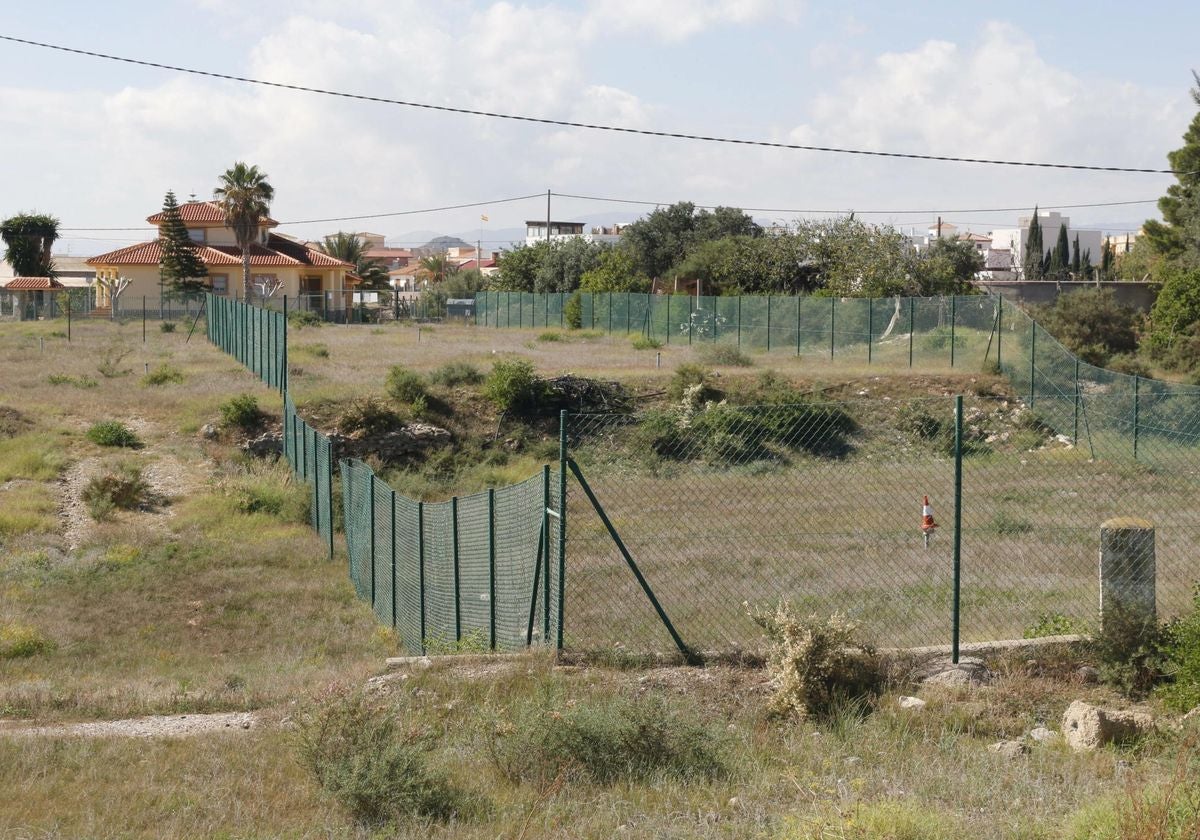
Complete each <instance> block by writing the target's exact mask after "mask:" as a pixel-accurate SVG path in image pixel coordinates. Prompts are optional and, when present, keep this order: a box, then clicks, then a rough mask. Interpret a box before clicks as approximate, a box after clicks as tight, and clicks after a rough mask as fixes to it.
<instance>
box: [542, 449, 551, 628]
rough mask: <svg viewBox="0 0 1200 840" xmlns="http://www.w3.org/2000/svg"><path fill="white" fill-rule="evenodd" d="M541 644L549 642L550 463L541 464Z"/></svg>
mask: <svg viewBox="0 0 1200 840" xmlns="http://www.w3.org/2000/svg"><path fill="white" fill-rule="evenodd" d="M542 546H543V551H542V581H543V584H542V644H549V643H550V465H549V464H543V465H542Z"/></svg>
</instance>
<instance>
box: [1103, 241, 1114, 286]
mask: <svg viewBox="0 0 1200 840" xmlns="http://www.w3.org/2000/svg"><path fill="white" fill-rule="evenodd" d="M1116 263H1117V255H1116V254H1115V253H1114V252H1113V247H1112V245H1105V246H1104V250H1103V251H1101V252H1100V279H1101V280H1112V279H1114V277H1113V275H1114V274H1115V273H1116Z"/></svg>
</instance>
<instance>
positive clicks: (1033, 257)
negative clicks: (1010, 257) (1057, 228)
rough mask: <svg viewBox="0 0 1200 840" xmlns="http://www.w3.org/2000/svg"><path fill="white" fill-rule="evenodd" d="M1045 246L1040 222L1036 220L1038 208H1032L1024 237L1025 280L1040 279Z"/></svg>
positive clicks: (1043, 272) (1042, 274) (1042, 271)
mask: <svg viewBox="0 0 1200 840" xmlns="http://www.w3.org/2000/svg"><path fill="white" fill-rule="evenodd" d="M1045 250H1046V246H1045V243H1043V241H1042V223H1041V221H1039V220H1038V209H1037V207H1036V206H1035V207H1034V208H1033V218H1031V219H1030V220H1029V236H1027V237H1026V238H1025V265H1024V266H1023V268H1024V271H1023V273H1024V275H1025V276H1024V278H1023V279H1025V280H1041V279H1042V277H1043V276H1044V274H1045V271H1044V267H1045V266H1044V264H1043V262H1042V255H1043V254H1044V253H1045Z"/></svg>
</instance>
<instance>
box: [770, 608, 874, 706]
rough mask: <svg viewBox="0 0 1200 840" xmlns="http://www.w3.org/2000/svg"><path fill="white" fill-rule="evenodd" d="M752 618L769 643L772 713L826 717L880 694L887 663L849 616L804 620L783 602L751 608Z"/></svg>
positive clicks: (811, 617) (872, 699) (836, 614)
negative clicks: (848, 704) (841, 707)
mask: <svg viewBox="0 0 1200 840" xmlns="http://www.w3.org/2000/svg"><path fill="white" fill-rule="evenodd" d="M747 606H749V605H747ZM750 617H751V618H752V619H753V620H754V623H755V624H757V625H758V626H759V627H761V628H763V630H764V632H765V633H766V636H767V641H768V643H769V645H770V648H769V651H768V653H767V669H768V672H769V673H770V675H771V680H772V683H773V685H774V688H775V693H774V695H773V696H772V697H771V702H770V709H771V711H772V712H773V713H775V714H777V715H780V716H784V717H795V718H797V719H800V720H803V719H805V718H807V717H823V716H826V715H828V714H829V713H830V712H833V711H835V710H836V709H837V708H838V707H839V705H844V704H845V703H846V702H847V701H852V702H858V701H861V702H866V703H871V702H873V701H874V699H875V698H876V697H877V696H878V694H879V692H880V690H881V689H882V687H883V678H884V668H883V661H882V659H881V658H880V656H879V654H878V653H876V651H875V650H874V648H872V647H871V646H870V645H868V644H866V643H864V642H862V641H861V640H860V639H859V634H858V625H857V624H855V623H854V622H853V621H850V620H848V619H847V618H846V617H845V616H843V615H841V614H840V613H834V614H833V615H832V616H830V617H828V618H820V617H818V616H815V615H810V616H809V617H807V618H802V617H801V616H799V615H797V614H796V613H795V612H793V610H792V607H791V605H790V604H788V603H787V602H786V601H781V602H780V603H779V605H778V606H777V607H776V608H775V609H774V610H773V611H770V612H766V611H751V612H750Z"/></svg>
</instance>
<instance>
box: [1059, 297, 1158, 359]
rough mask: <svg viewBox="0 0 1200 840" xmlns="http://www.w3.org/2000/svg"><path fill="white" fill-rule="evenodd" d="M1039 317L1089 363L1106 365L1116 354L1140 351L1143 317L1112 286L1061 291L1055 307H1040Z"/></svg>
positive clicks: (1066, 344) (1065, 343)
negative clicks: (1114, 292) (1117, 296)
mask: <svg viewBox="0 0 1200 840" xmlns="http://www.w3.org/2000/svg"><path fill="white" fill-rule="evenodd" d="M1037 320H1038V322H1039V323H1040V324H1041V325H1042V326H1043V327H1045V328H1046V330H1048V331H1049V332H1050V334H1051V335H1053V336H1054V337H1055V338H1057V339H1058V340H1059V341H1061V342H1062V343H1063V344H1064V345H1065V346H1066V347H1068V348H1069V349H1070V350H1072V351H1073V352H1074V353H1076V354H1077V355H1078V356H1079V357H1080V358H1081V359H1083V360H1084V361H1085V362H1088V363H1089V364H1093V365H1098V366H1103V365H1105V364H1107V363H1108V361H1109V359H1111V358H1112V357H1113V356H1114V355H1116V354H1119V353H1133V352H1136V351H1137V346H1138V336H1137V329H1138V326H1139V324H1140V322H1141V316H1140V315H1139V314H1138V312H1137V311H1136V310H1135V309H1133V308H1132V307H1128V306H1122V305H1121V304H1119V303H1117V298H1116V295H1114V294H1113V293H1112V291H1111V290H1109V289H1080V290H1078V291H1074V292H1069V293H1067V294H1060V295H1059V296H1058V300H1056V301H1055V302H1054V305H1053V306H1045V307H1039V309H1038V313H1037Z"/></svg>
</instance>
